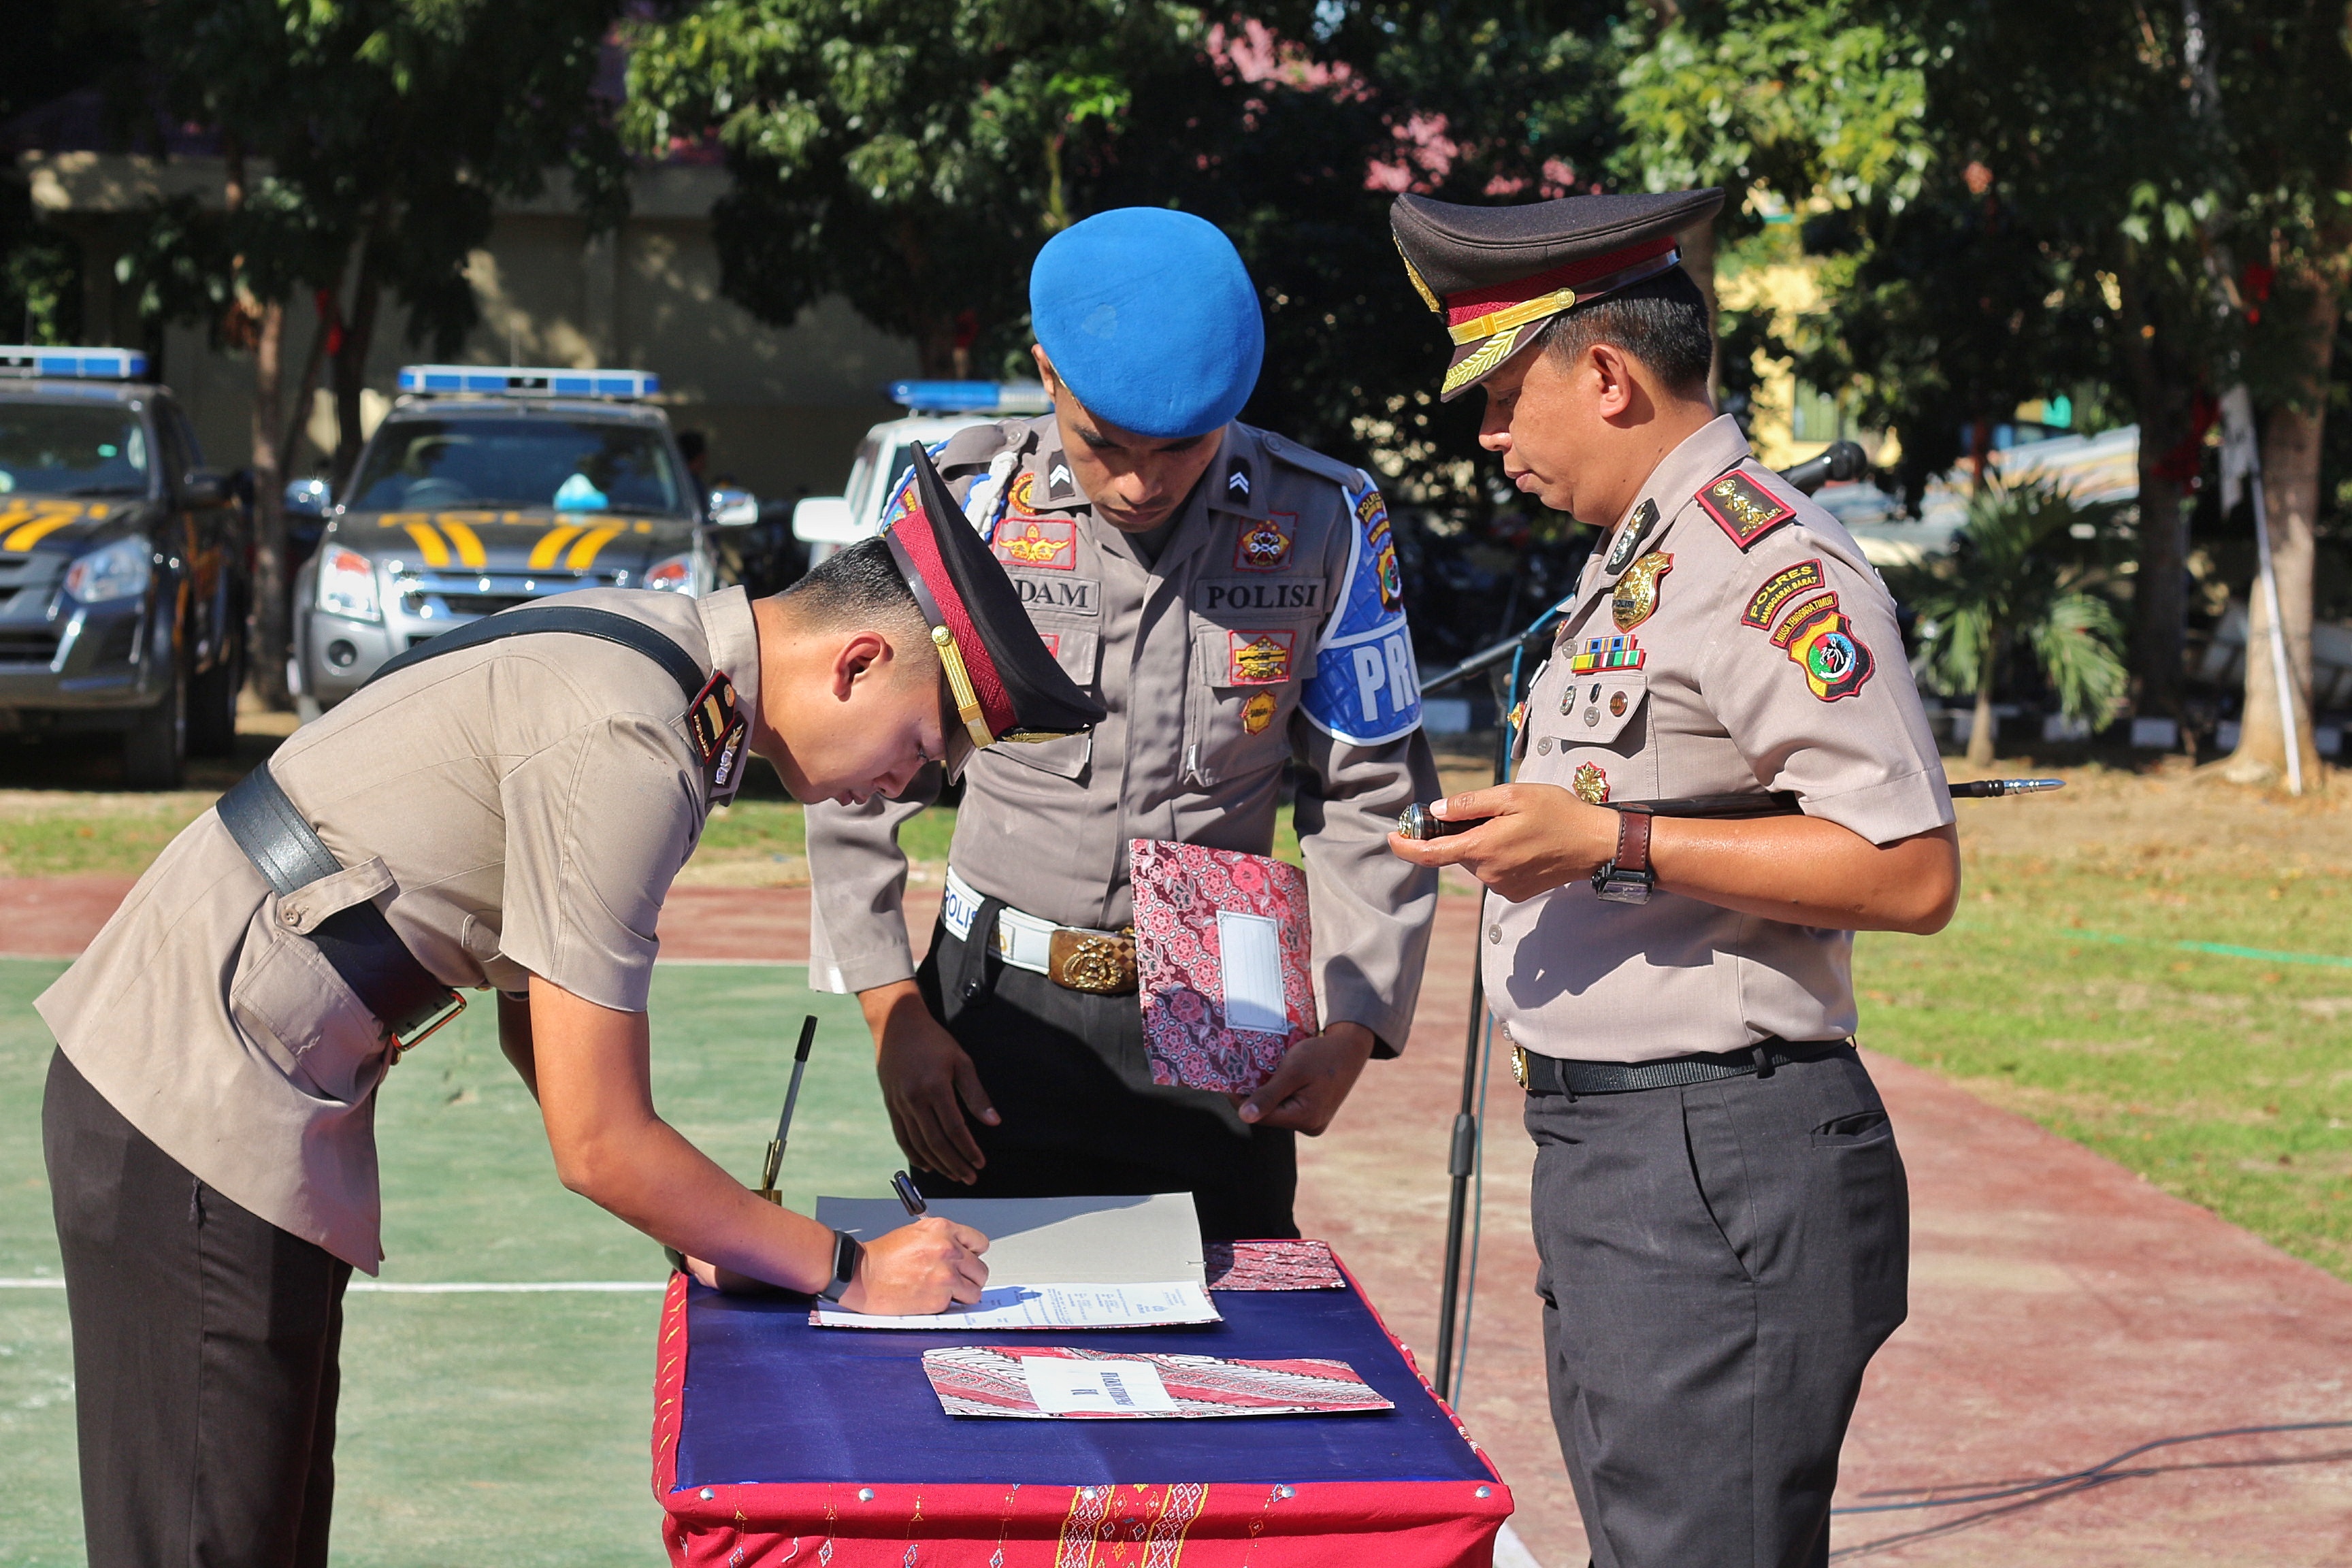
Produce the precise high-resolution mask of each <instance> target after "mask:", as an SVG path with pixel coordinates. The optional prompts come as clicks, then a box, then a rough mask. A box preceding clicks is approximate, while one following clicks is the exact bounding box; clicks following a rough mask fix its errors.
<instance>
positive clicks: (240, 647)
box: [188, 637, 245, 757]
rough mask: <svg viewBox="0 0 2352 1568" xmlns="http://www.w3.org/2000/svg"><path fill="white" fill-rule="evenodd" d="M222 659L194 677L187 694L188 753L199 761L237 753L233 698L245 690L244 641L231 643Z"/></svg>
mask: <svg viewBox="0 0 2352 1568" xmlns="http://www.w3.org/2000/svg"><path fill="white" fill-rule="evenodd" d="M222 653H223V657H222V658H219V659H218V660H216V661H215V663H214V665H213V667H212V668H210V669H208V670H206V671H205V672H204V673H203V674H202V675H199V676H198V677H196V679H195V680H194V682H193V683H192V684H191V686H190V689H189V691H188V751H189V752H191V753H192V754H194V755H195V756H199V757H227V756H234V755H236V698H237V693H238V692H240V691H242V690H244V689H245V639H244V638H243V637H237V638H235V639H233V640H232V641H231V642H230V643H229V645H228V647H226V648H225V649H223V650H222Z"/></svg>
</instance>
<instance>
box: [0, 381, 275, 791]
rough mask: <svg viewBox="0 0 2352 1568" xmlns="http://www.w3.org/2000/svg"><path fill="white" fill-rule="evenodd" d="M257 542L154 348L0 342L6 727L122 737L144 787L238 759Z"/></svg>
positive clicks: (0, 619) (0, 638) (0, 708)
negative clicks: (158, 372)
mask: <svg viewBox="0 0 2352 1568" xmlns="http://www.w3.org/2000/svg"><path fill="white" fill-rule="evenodd" d="M250 540H251V534H250V530H249V529H248V527H247V517H246V512H245V509H244V507H243V505H242V504H241V503H240V502H239V500H238V497H237V494H236V484H235V482H234V481H233V480H232V479H230V478H229V477H227V476H226V475H223V474H220V473H217V472H215V471H214V470H213V469H211V468H206V467H205V459H204V453H203V451H202V450H201V448H199V447H198V446H197V444H196V436H195V431H194V429H193V428H191V427H190V426H189V424H188V419H187V416H186V415H185V414H184V413H182V412H181V410H180V406H179V405H178V403H177V402H175V401H174V400H173V396H172V394H171V392H170V391H169V390H168V389H167V388H164V387H162V386H158V385H156V384H154V383H152V382H151V381H149V380H148V379H147V356H146V355H145V354H142V353H138V352H136V351H134V350H129V349H114V348H56V347H43V346H37V345H29V344H16V345H8V346H0V731H7V732H13V733H18V734H30V735H40V734H59V733H72V732H81V733H90V732H98V733H111V734H119V735H121V738H122V763H123V776H124V779H125V782H127V783H128V784H131V787H133V788H135V789H168V788H171V787H173V785H175V784H178V783H179V782H180V777H181V771H182V765H183V763H184V760H185V758H186V756H187V753H188V752H190V751H191V750H194V751H196V752H205V753H210V754H214V755H226V754H227V753H228V752H230V751H231V750H233V749H234V747H235V745H236V694H237V689H238V688H239V687H240V686H242V685H243V684H244V682H245V653H246V612H247V608H248V607H249V606H250V605H251V603H252V587H251V582H252V579H251V566H252V551H251V542H250Z"/></svg>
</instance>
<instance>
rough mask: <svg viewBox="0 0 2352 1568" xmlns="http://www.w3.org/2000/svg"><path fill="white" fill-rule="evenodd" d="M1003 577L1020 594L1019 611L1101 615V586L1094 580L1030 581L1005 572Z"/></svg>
mask: <svg viewBox="0 0 2352 1568" xmlns="http://www.w3.org/2000/svg"><path fill="white" fill-rule="evenodd" d="M1005 575H1006V576H1008V577H1010V578H1012V579H1013V586H1014V587H1016V588H1018V589H1020V590H1021V607H1022V608H1023V609H1024V610H1032V611H1034V610H1059V611H1060V612H1062V614H1064V615H1066V616H1095V615H1100V614H1101V613H1102V584H1101V582H1100V581H1099V580H1097V579H1096V578H1093V577H1034V576H1032V575H1030V574H1028V573H1026V572H1008V573H1006V574H1005Z"/></svg>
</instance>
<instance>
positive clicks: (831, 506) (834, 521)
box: [793, 496, 858, 544]
mask: <svg viewBox="0 0 2352 1568" xmlns="http://www.w3.org/2000/svg"><path fill="white" fill-rule="evenodd" d="M793 538H794V539H797V540H799V541H800V542H802V543H803V544H855V543H856V542H857V540H858V531H857V521H856V519H855V518H854V517H852V516H851V515H850V511H849V500H848V498H846V497H845V496H810V497H808V498H807V499H805V500H803V501H801V502H800V503H799V504H798V505H796V506H794V507H793Z"/></svg>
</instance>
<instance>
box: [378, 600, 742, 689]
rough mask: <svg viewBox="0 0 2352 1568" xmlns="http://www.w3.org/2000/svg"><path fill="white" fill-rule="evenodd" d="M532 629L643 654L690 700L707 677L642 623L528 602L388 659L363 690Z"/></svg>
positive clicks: (683, 653)
mask: <svg viewBox="0 0 2352 1568" xmlns="http://www.w3.org/2000/svg"><path fill="white" fill-rule="evenodd" d="M530 632H569V633H571V634H572V636H574V637H599V638H602V639H603V640H604V641H605V642H609V643H618V644H619V645H620V646H621V647H625V648H628V649H631V650H632V651H634V652H636V653H641V654H644V655H645V656H646V658H649V659H652V660H653V661H654V662H655V663H656V664H658V665H660V666H661V667H662V668H664V669H666V670H667V671H668V672H669V676H670V679H673V680H675V681H677V689H678V691H679V692H680V693H681V694H682V695H683V696H684V697H685V698H686V700H688V702H692V701H693V700H695V699H696V698H697V697H698V696H699V695H701V692H702V689H703V686H704V685H705V684H706V683H707V682H708V681H709V679H710V672H709V670H707V669H705V668H702V666H701V665H699V664H698V663H696V662H695V661H694V660H693V659H691V658H688V657H687V652H686V650H685V649H684V648H682V647H678V646H677V644H676V643H674V642H672V641H670V639H669V638H667V637H664V636H662V634H661V633H659V632H657V631H656V630H654V628H653V627H651V626H647V625H646V623H645V622H643V621H638V620H632V619H630V618H629V617H628V616H623V615H616V614H615V613H614V612H613V611H611V610H592V609H589V608H587V607H586V606H585V605H520V606H518V607H516V608H514V609H511V610H504V611H501V612H499V614H497V615H495V616H483V617H482V618H481V619H480V620H478V621H474V622H470V623H468V624H467V625H466V626H459V627H458V628H457V630H455V631H447V632H443V633H442V634H441V635H440V636H439V637H435V638H434V639H433V640H432V641H430V642H424V643H419V644H417V645H416V646H415V647H413V648H410V649H409V650H408V651H407V652H406V653H404V654H401V655H399V656H398V657H396V658H389V659H386V660H385V661H384V662H383V665H382V666H381V667H379V668H377V670H376V672H375V673H374V674H373V675H372V676H370V677H368V678H367V679H366V680H364V681H362V683H361V686H362V689H365V688H366V687H369V686H373V685H374V684H375V683H376V682H377V681H379V680H382V679H383V678H384V677H385V676H387V675H390V674H392V673H393V672H394V671H395V670H402V669H407V668H412V667H414V666H415V665H418V664H422V663H423V662H424V661H425V660H426V659H428V658H433V657H434V656H435V655H436V654H444V653H456V652H457V651H458V650H459V649H460V648H468V647H479V646H480V645H481V644H483V643H486V642H496V641H498V640H499V638H500V637H521V636H523V635H524V634H526V633H530Z"/></svg>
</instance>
